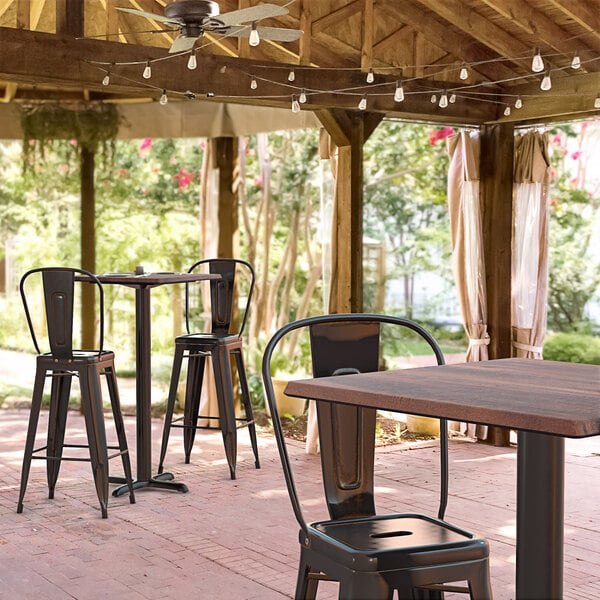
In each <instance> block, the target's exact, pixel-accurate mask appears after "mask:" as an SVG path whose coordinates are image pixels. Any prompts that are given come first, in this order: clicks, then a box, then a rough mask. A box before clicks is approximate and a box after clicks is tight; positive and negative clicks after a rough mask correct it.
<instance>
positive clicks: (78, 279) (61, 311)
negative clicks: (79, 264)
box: [19, 267, 104, 359]
mask: <svg viewBox="0 0 600 600" xmlns="http://www.w3.org/2000/svg"><path fill="white" fill-rule="evenodd" d="M36 274H40V275H41V282H42V288H43V298H44V302H43V310H44V313H45V325H46V332H47V335H45V336H44V337H46V343H47V345H48V347H49V350H50V354H52V356H54V357H56V358H59V359H70V358H73V355H74V352H75V351H76V350H75V349H74V347H73V346H74V336H73V323H74V307H75V297H76V284H77V285H81V286H84V285H85V286H89V285H93V286H95V288H96V289H97V290H98V298H99V318H98V339H99V343H98V347H97V348H96V349H88V350H86V352H93V353H97V354H100V353H101V352H102V349H103V346H104V318H103V314H104V291H103V289H102V284H101V283H100V282H99V281H98V279H97V278H96V277H95V275H93V274H92V273H90V272H89V271H85V270H83V269H75V268H70V267H40V268H37V269H31V270H30V271H27V273H25V274H24V275H23V277H22V278H21V282H20V284H19V290H20V292H21V299H22V301H23V308H24V309H25V316H26V318H27V325H28V327H29V331H30V333H31V338H32V340H33V345H34V346H35V349H36V351H37V353H38V354H42V353H43V352H44V350H42V348H41V345H40V342H41V338H42V332H41V331H40V329H39V328H38V332H37V334H36V327H35V325H34V320H33V319H32V316H31V307H30V301H28V289H29V285H30V284H31V283H32V279H33V277H34V276H35V275H36ZM31 291H33V288H31ZM87 298H89V300H86V296H82V302H83V301H92V302H93V301H94V294H92V295H90V296H89V297H87ZM94 314H97V313H94Z"/></svg>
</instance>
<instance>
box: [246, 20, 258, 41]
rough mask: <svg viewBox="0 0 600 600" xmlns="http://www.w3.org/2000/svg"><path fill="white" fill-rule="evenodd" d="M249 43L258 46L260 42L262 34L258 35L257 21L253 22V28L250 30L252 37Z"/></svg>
mask: <svg viewBox="0 0 600 600" xmlns="http://www.w3.org/2000/svg"><path fill="white" fill-rule="evenodd" d="M248 43H249V44H250V45H251V46H258V45H259V44H260V35H258V29H257V28H256V21H255V22H254V23H252V29H251V30H250V37H249V38H248Z"/></svg>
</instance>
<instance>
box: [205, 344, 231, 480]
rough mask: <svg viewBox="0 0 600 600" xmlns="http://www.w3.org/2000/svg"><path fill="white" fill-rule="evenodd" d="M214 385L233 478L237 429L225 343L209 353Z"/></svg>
mask: <svg viewBox="0 0 600 600" xmlns="http://www.w3.org/2000/svg"><path fill="white" fill-rule="evenodd" d="M211 360H212V365H213V370H214V373H215V385H216V388H217V402H218V405H219V424H220V426H221V433H222V434H223V445H224V446H225V456H226V457H227V463H228V465H229V474H230V476H231V479H235V467H236V461H237V429H236V422H235V405H234V399H233V382H232V380H231V366H230V363H229V351H228V350H227V347H226V346H225V344H217V345H216V346H215V348H214V350H213V352H212V354H211Z"/></svg>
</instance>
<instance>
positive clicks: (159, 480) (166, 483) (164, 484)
mask: <svg viewBox="0 0 600 600" xmlns="http://www.w3.org/2000/svg"><path fill="white" fill-rule="evenodd" d="M172 479H173V474H172V473H161V474H160V475H156V477H151V478H150V479H137V480H135V481H134V482H133V489H134V490H142V489H145V488H154V489H159V490H170V491H173V492H181V493H182V494H185V493H186V492H187V491H188V486H187V485H185V483H180V482H178V481H172ZM109 481H110V482H111V483H125V479H124V478H123V477H110V478H109ZM128 493H129V487H128V485H127V483H125V485H121V486H120V487H118V488H117V489H116V490H114V491H113V493H112V495H113V496H122V495H123V494H128Z"/></svg>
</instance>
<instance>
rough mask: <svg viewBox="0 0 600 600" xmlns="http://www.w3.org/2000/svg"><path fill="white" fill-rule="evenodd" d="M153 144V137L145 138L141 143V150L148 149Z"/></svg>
mask: <svg viewBox="0 0 600 600" xmlns="http://www.w3.org/2000/svg"><path fill="white" fill-rule="evenodd" d="M151 146H152V138H145V139H144V141H143V142H142V143H141V144H140V152H143V151H144V150H147V149H148V148H150V147H151Z"/></svg>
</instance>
